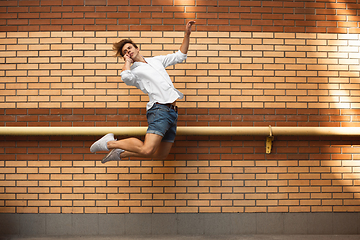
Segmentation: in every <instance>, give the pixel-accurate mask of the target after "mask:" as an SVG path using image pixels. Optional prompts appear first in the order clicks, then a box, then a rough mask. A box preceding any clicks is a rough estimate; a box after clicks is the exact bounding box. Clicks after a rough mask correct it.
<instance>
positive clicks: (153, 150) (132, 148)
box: [107, 133, 172, 158]
mask: <svg viewBox="0 0 360 240" xmlns="http://www.w3.org/2000/svg"><path fill="white" fill-rule="evenodd" d="M162 138H163V137H162V136H160V135H157V134H152V133H147V134H146V135H145V141H144V142H143V141H141V140H140V139H137V138H126V139H122V140H118V141H109V142H108V143H107V148H108V149H114V148H120V149H123V150H124V152H123V153H121V157H144V158H152V157H153V156H155V155H157V154H159V155H160V154H164V151H165V152H166V151H170V150H169V146H168V145H169V144H166V145H163V144H161V140H162ZM160 145H161V147H165V146H166V147H165V149H164V150H160V152H158V149H159V147H160ZM171 145H172V143H171ZM170 149H171V146H170Z"/></svg>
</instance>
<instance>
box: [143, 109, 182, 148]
mask: <svg viewBox="0 0 360 240" xmlns="http://www.w3.org/2000/svg"><path fill="white" fill-rule="evenodd" d="M146 117H147V121H148V124H149V127H148V129H147V132H146V133H153V134H157V135H160V136H162V137H163V139H162V141H163V142H174V140H175V136H176V125H177V118H178V113H177V112H176V111H175V110H174V109H171V108H169V107H168V106H165V105H161V104H154V105H153V106H152V107H151V108H150V109H149V110H148V111H147V112H146Z"/></svg>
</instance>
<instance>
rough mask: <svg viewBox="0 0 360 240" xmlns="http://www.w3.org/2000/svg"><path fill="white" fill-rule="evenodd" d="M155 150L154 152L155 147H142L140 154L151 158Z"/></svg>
mask: <svg viewBox="0 0 360 240" xmlns="http://www.w3.org/2000/svg"><path fill="white" fill-rule="evenodd" d="M155 152H156V149H154V148H145V149H142V155H144V157H147V158H152V157H153V156H154V154H155Z"/></svg>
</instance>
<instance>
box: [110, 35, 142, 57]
mask: <svg viewBox="0 0 360 240" xmlns="http://www.w3.org/2000/svg"><path fill="white" fill-rule="evenodd" d="M127 43H130V44H132V45H133V46H134V47H135V48H138V46H137V45H136V44H135V43H134V42H133V41H132V40H131V39H130V38H129V39H123V40H121V41H120V42H117V43H114V44H113V50H114V51H116V54H115V56H117V57H119V56H121V57H124V54H123V52H122V49H123V47H124V45H125V44H127Z"/></svg>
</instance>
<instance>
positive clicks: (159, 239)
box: [0, 235, 360, 240]
mask: <svg viewBox="0 0 360 240" xmlns="http://www.w3.org/2000/svg"><path fill="white" fill-rule="evenodd" d="M208 239H209V240H220V239H221V240H360V235H238V236H229V235H227V236H149V237H147V236H139V237H137V236H123V237H122V236H120V237H103V236H94V237H89V236H86V237H85V236H84V237H6V238H2V237H0V240H208Z"/></svg>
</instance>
